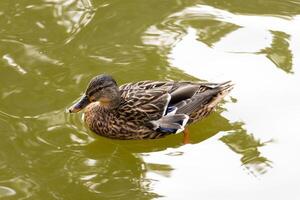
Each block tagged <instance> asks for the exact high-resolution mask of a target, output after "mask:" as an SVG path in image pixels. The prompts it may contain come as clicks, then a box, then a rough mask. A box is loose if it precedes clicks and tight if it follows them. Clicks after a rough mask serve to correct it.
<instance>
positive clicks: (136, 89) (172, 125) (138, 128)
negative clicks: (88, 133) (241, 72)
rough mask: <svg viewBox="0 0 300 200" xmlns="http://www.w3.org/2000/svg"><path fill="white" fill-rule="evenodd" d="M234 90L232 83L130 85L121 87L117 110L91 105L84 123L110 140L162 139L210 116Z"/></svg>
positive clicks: (174, 82)
mask: <svg viewBox="0 0 300 200" xmlns="http://www.w3.org/2000/svg"><path fill="white" fill-rule="evenodd" d="M231 88H232V85H231V83H230V82H226V83H222V84H215V83H194V82H183V81H182V82H180V81H179V82H177V81H169V82H164V81H141V82H136V83H128V84H124V85H121V86H120V87H119V91H120V98H121V100H120V104H119V106H118V107H117V108H114V109H109V108H107V107H104V106H101V105H100V104H99V103H98V102H96V103H91V104H90V105H89V106H88V107H87V109H86V111H85V121H86V123H87V125H88V126H89V128H90V129H91V130H93V131H94V132H96V133H97V134H99V135H103V136H106V137H110V138H116V139H153V138H160V137H163V136H166V135H169V134H173V133H176V132H180V131H182V130H183V128H184V127H185V126H186V125H187V124H190V123H193V122H195V121H197V120H200V119H202V118H203V117H205V116H207V115H208V114H209V113H210V112H211V111H212V110H213V108H214V107H215V106H216V104H217V103H219V102H220V101H221V100H222V98H223V97H224V96H225V95H226V94H227V93H228V92H229V91H230V90H231Z"/></svg>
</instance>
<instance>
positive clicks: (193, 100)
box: [174, 81, 233, 122]
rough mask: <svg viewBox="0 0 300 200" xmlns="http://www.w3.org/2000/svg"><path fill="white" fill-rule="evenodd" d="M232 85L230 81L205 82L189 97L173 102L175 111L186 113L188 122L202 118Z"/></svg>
mask: <svg viewBox="0 0 300 200" xmlns="http://www.w3.org/2000/svg"><path fill="white" fill-rule="evenodd" d="M232 88H233V85H232V83H231V82H230V81H228V82H224V83H220V84H215V83H206V84H201V85H199V88H198V90H197V91H196V92H195V93H194V95H193V96H191V97H190V98H187V99H184V100H181V101H179V102H177V103H175V104H174V106H175V107H176V108H177V111H176V113H178V114H186V115H188V116H189V117H190V120H189V122H193V121H195V120H199V119H202V118H203V117H205V116H207V115H208V114H209V113H210V112H211V111H212V110H213V108H214V107H215V106H216V105H217V104H218V103H219V102H220V101H221V100H222V99H223V98H224V97H225V96H226V95H227V94H228V93H229V92H230V91H231V89H232Z"/></svg>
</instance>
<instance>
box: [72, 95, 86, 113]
mask: <svg viewBox="0 0 300 200" xmlns="http://www.w3.org/2000/svg"><path fill="white" fill-rule="evenodd" d="M90 103H91V102H90V100H89V98H88V97H87V96H86V95H84V96H83V97H82V98H81V99H80V100H79V101H78V102H77V103H75V104H74V105H73V106H71V107H70V108H69V112H70V113H76V112H79V111H80V110H82V109H84V108H85V107H86V106H87V105H89V104H90Z"/></svg>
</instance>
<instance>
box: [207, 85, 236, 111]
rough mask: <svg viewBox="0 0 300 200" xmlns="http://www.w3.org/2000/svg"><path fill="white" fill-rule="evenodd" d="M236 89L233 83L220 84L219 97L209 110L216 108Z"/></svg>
mask: <svg viewBox="0 0 300 200" xmlns="http://www.w3.org/2000/svg"><path fill="white" fill-rule="evenodd" d="M233 87H234V84H233V83H232V81H226V82H223V83H220V84H219V85H218V86H217V87H216V88H217V89H218V93H217V95H216V96H215V97H214V98H213V99H212V101H211V102H210V103H209V105H208V107H209V108H214V107H215V106H216V105H217V104H218V103H219V102H220V101H221V100H222V99H223V98H224V97H225V96H226V95H227V94H228V93H229V92H230V91H231V90H232V89H233Z"/></svg>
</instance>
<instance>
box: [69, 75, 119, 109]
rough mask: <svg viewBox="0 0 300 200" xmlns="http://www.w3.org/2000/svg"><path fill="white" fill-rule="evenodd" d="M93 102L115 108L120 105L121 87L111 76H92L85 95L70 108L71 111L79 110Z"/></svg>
mask: <svg viewBox="0 0 300 200" xmlns="http://www.w3.org/2000/svg"><path fill="white" fill-rule="evenodd" d="M92 102H99V103H100V105H101V106H103V107H106V108H108V109H114V108H116V107H118V106H119V104H120V92H119V88H118V86H117V83H116V81H115V80H114V79H113V78H112V77H111V76H109V75H105V74H101V75H98V76H96V77H94V78H92V80H91V81H90V83H89V85H88V87H87V89H86V91H85V93H84V95H83V96H82V97H81V99H80V100H79V101H78V102H77V103H75V104H74V105H73V106H71V107H70V108H69V112H70V113H76V112H79V111H80V110H82V109H84V108H85V107H86V106H88V105H89V104H90V103H92Z"/></svg>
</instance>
